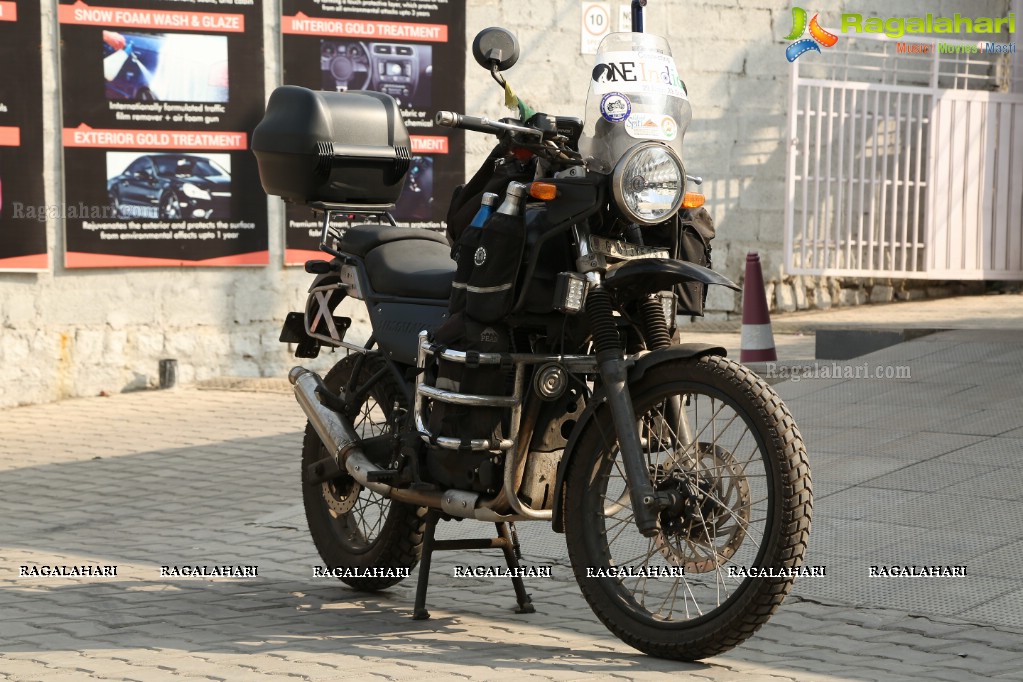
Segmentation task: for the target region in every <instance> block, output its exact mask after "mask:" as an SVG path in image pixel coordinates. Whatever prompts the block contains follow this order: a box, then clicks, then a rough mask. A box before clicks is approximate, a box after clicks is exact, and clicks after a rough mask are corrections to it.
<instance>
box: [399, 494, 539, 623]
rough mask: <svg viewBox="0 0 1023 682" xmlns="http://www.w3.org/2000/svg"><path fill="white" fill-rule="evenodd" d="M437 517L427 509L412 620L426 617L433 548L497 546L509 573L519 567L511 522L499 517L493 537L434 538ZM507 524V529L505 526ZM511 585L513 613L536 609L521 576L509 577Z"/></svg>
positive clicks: (436, 513) (450, 548)
mask: <svg viewBox="0 0 1023 682" xmlns="http://www.w3.org/2000/svg"><path fill="white" fill-rule="evenodd" d="M438 521H440V512H438V511H436V510H434V509H431V510H430V511H428V512H427V513H426V528H425V530H424V533H423V552H422V557H421V558H420V560H419V582H418V583H417V584H416V603H415V606H414V607H413V609H412V618H413V619H414V620H427V619H428V618H429V617H430V612H429V611H427V610H426V590H427V588H428V587H429V583H430V563H431V560H432V559H433V553H434V552H435V551H437V550H441V551H444V550H456V549H463V550H464V549H500V550H501V551H502V552H503V553H504V560H505V562H506V563H507V564H508V568H509V569H511V571H512V572H513V573H515V572H516V569H518V568H519V559H520V558H521V557H522V552H521V550H520V549H519V539H518V535H517V534H516V533H515V526H514V524H507V523H505V522H503V521H501V522H498V523H496V524H495V525H496V526H497V535H498V537H496V538H480V539H472V540H436V539H434V534H435V533H436V530H437V522H438ZM509 525H511V529H510V530H509ZM511 580H512V587H514V588H515V601H516V602H517V603H518V608H517V609H515V613H536V609H535V608H534V607H533V602H532V600H531V599H530V597H529V593H528V592H526V585H525V583H524V582H522V578H521V577H519V576H517V575H515V576H513V577H512V579H511Z"/></svg>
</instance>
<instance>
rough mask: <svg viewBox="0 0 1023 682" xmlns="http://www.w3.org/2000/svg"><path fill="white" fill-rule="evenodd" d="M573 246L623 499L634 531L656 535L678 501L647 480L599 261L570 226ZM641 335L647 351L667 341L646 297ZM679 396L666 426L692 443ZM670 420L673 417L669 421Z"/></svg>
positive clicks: (583, 232) (584, 234) (583, 233)
mask: <svg viewBox="0 0 1023 682" xmlns="http://www.w3.org/2000/svg"><path fill="white" fill-rule="evenodd" d="M574 233H575V242H576V248H577V254H576V255H577V260H576V263H577V265H578V267H579V269H580V271H581V272H585V273H587V279H588V280H589V283H590V286H589V289H588V292H587V294H586V315H587V317H588V318H589V322H590V331H591V333H592V337H593V345H594V348H595V349H596V351H597V367H598V370H599V372H600V379H601V381H602V382H603V385H604V387H605V395H606V396H607V402H608V407H610V409H611V419H612V421H613V422H614V427H615V434H616V435H617V437H618V447H619V449H620V450H621V453H622V464H623V465H624V466H625V477H626V478H627V479H628V484H629V499H630V501H631V502H632V511H633V519H634V521H635V523H636V527H637V528H638V529H639V532H640V533H642V534H643V535H644V536H646V537H653V536H655V535H657V533H658V530H657V517H658V515H659V514H660V512H661V511H662V510H665V509H671V508H674V507H677V506H678V504H679V500H678V499H677V498H675V497H673V496H671V495H670V494H663V493H658V492H657V491H655V490H654V487H653V486H652V485H651V484H650V471H649V468H648V463H647V461H646V457H645V456H644V454H643V441H642V439H641V437H640V430H639V426H638V423H637V419H636V410H635V408H634V407H633V404H632V394H631V393H630V392H629V375H628V371H627V367H626V363H625V352H624V350H623V348H622V343H621V337H620V336H619V334H618V326H617V324H616V323H615V319H614V304H613V302H612V300H611V294H610V293H609V292H608V291H607V289H605V288H604V286H603V283H602V281H601V277H600V275H599V274H598V272H599V270H600V269H601V266H602V265H604V263H603V257H601V256H599V255H594V254H592V253H591V252H590V248H589V243H588V237H589V230H587V229H585V228H580V227H578V226H577V227H575V228H574ZM642 308H643V310H642V311H641V312H642V316H643V318H644V327H645V328H644V334H645V336H646V338H647V345H648V349H649V350H657V349H658V348H662V347H667V346H669V345H671V340H670V335H669V332H668V325H667V321H666V320H665V319H664V316H663V313H662V312H661V309H660V306H659V304H657V303H653V302H652V301H648V302H645V303H643V304H642ZM676 401H678V402H680V398H678V397H673V398H672V407H673V408H675V409H672V410H671V412H672V413H673V414H674V415H677V417H678V419H677V423H673V424H671V426H672V427H673V428H674V431H675V433H676V434H678V439H679V440H680V441H682V442H681V445H683V446H686V445H689V444H690V443H691V442H692V434H691V431H690V428H689V422H688V419H687V418H686V415H685V412H684V410H682V409H681V405H680V404H678V402H676ZM671 421H676V420H673V419H672V420H671Z"/></svg>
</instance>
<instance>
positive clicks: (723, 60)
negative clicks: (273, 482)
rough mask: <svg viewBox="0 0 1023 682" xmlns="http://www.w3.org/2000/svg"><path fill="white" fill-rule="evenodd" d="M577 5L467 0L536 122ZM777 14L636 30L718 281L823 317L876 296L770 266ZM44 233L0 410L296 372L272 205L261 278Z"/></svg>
mask: <svg viewBox="0 0 1023 682" xmlns="http://www.w3.org/2000/svg"><path fill="white" fill-rule="evenodd" d="M264 4H265V6H266V7H265V12H266V22H265V23H266V41H265V53H266V55H267V69H266V76H267V83H268V88H272V87H273V84H275V83H277V82H279V79H280V69H279V67H278V64H279V45H280V43H279V41H278V40H277V38H276V36H277V35H278V29H279V26H278V19H277V17H278V15H279V11H280V7H279V3H277V2H274V1H273V0H265V2H264ZM582 4H583V3H582V2H580V0H517V1H515V2H512V1H511V0H503V1H499V0H468V2H467V5H468V8H467V26H468V32H469V36H470V40H471V36H472V35H473V34H475V32H476V31H478V30H479V29H481V28H484V27H486V26H491V25H501V26H505V27H507V28H509V29H511V30H512V31H514V32H515V33H516V34H517V35H518V37H519V40H520V42H521V46H522V57H521V59H520V62H519V65H518V66H517V67H515V68H514V69H512V70H511V71H510V72H509V73H508V77H509V79H510V80H511V82H512V83H513V85H514V86H515V89H516V91H517V92H519V94H520V95H522V96H523V97H524V98H525V99H526V100H527V101H529V102H531V103H533V104H534V106H536V107H537V108H538V109H540V110H542V111H547V112H550V113H562V114H575V115H579V114H581V111H582V103H583V100H584V98H585V94H586V87H587V78H588V74H589V71H590V68H591V66H592V56H589V55H586V56H583V55H580V54H579V32H580V14H581V7H582ZM613 4H617V3H613ZM41 5H42V12H43V25H44V42H43V53H44V55H45V57H44V61H45V63H44V81H45V82H44V100H45V101H44V117H43V121H42V124H43V127H44V132H45V139H46V140H48V143H47V147H46V149H45V164H46V185H47V203H49V204H57V203H60V202H62V201H63V196H62V191H61V182H62V177H63V170H62V168H61V148H60V122H59V116H58V112H59V96H58V89H57V79H58V66H57V65H58V61H57V59H58V57H57V53H58V38H57V24H56V18H55V13H56V9H55V8H56V0H42V1H41ZM791 5H792V3H791V1H790V0H650V7H649V8H648V14H647V28H648V29H649V30H650V31H652V32H657V33H661V34H662V35H666V36H667V38H668V39H669V41H670V42H671V44H672V48H673V51H674V54H675V60H676V62H677V64H678V67H679V72H680V73H681V74H682V76H683V78H684V79H685V81H686V84H687V86H688V88H689V96H690V99H691V101H692V104H693V111H694V119H693V123H692V125H691V127H690V129H689V132H688V134H687V136H686V164H687V168H688V169H689V170H690V172H693V173H696V174H699V175H702V176H704V177H705V178H706V183H705V184H704V188H705V191H706V193H707V195H708V200H709V201H708V208H709V209H710V210H711V212H712V214H713V215H714V217H715V220H716V222H717V225H718V238H717V240H716V242H715V244H714V263H715V268H716V269H718V270H721V271H723V272H725V273H726V274H728V275H729V276H731V277H733V278H736V279H738V278H739V276H740V274H741V268H742V263H743V261H744V256H745V254H746V252H747V251H748V250H750V249H756V250H758V251H759V252H760V253H761V255H762V257H763V260H764V273H765V277H766V278H767V279H768V280H769V281H770V282H771V284H770V286H769V289H770V291H769V294H771V299H772V304H774V305H776V306H777V307H779V308H783V309H788V308H790V307H791V308H796V307H805V306H808V305H821V306H822V305H824V303H825V295H824V293H823V292H827V297H826V298H827V302H828V304H835V305H838V304H839V303H846V304H853V303H858V302H863V301H864V300H867V299H868V298H869V297H871V296H874V293H873V290H872V289H865V288H863V289H860V288H857V289H856V290H853V289H852V288H851V287H849V286H845V287H843V285H842V283H840V282H837V281H825V282H823V283H820V282H815V281H803V280H799V281H798V282H794V281H793V280H792V278H788V277H786V276H785V273H784V272H783V271H782V265H781V264H782V260H783V257H782V250H781V246H782V229H783V228H782V226H783V209H784V182H785V154H786V149H785V140H784V138H785V129H786V116H787V93H788V63H787V62H786V61H785V58H784V55H783V50H784V47H785V44H786V42H785V41H784V40H783V36H784V35H785V34H786V33H787V32H788V30H789V25H790V8H791ZM1008 5H1009V2H1008V0H972V1H971V2H970V3H969V7H968V8H967V7H964V4H963V3H962V2H957V1H952V0H939V1H938V2H928V1H925V0H906V1H904V2H899V3H898V4H897V5H896V7H897V8H898V9H897V12H898V14H899V15H903V16H908V15H913V14H921V13H924V12H928V11H929V12H932V13H934V14H936V15H938V14H946V15H951V14H952V13H954V12H956V11H960V12H968V13H970V14H973V15H977V16H979V15H983V14H991V15H997V16H1002V15H1004V14H1005V13H1006V12H1007V11H1008ZM876 6H877V3H870V2H867V1H866V0H857V1H853V0H846V1H844V2H837V3H829V7H828V8H827V9H826V10H825V17H829V16H830V17H834V19H833V22H832V23H831V24H828V23H827V21H825V26H831V27H834V26H835V23H834V22H837V21H838V15H839V14H840V13H841V12H843V11H859V12H862V13H864V14H865V15H867V16H870V15H877V14H878V10H877V9H876ZM889 6H890V5H889ZM807 9H812V8H810V7H808V8H807ZM892 11H895V10H892ZM466 63H467V67H466V70H467V83H466V110H467V111H468V112H470V113H481V114H485V115H489V116H492V117H500V116H503V115H505V111H506V110H504V109H503V108H502V106H501V102H502V99H503V98H502V94H501V92H500V90H499V89H498V88H497V87H496V86H495V85H494V83H493V82H492V81H491V80H490V78H489V77H488V76H487V75H486V74H485V73H484V72H483V71H482V70H481V69H480V68H479V67H478V66H477V65H476V64H475V62H474V61H473V60H472V57H471V55H468V54H467V55H466ZM467 140H468V142H467V146H468V153H467V157H468V158H467V168H469V169H470V170H471V169H474V168H475V167H476V166H477V165H478V164H479V162H480V161H481V159H482V158H483V156H484V155H485V154H486V151H487V150H488V149H489V144H488V142H489V141H488V139H487V138H485V137H484V136H482V135H475V134H469V135H467ZM254 200H257V201H260V200H262V198H254ZM47 230H48V237H49V244H50V258H51V262H52V263H54V266H53V268H52V271H51V272H49V273H44V274H4V273H0V407H3V406H8V405H16V404H22V403H30V402H45V401H51V400H57V399H61V398H68V397H74V396H89V395H96V394H98V393H100V392H101V391H105V392H108V393H112V392H118V391H123V390H131V389H138V388H145V387H147V386H152V385H154V384H155V383H156V381H157V368H158V361H159V360H160V359H161V358H176V359H177V360H178V362H179V378H180V380H181V381H182V382H185V383H189V382H193V381H198V380H203V379H207V378H212V377H216V376H225V375H241V376H283V374H284V372H286V370H287V368H288V367H289V366H290V365H291V364H293V358H292V357H291V356H290V355H289V354H288V353H287V351H286V349H285V348H284V347H283V346H282V345H281V344H279V343H277V340H276V339H277V336H278V334H279V329H280V323H281V321H282V320H283V318H284V316H285V314H286V313H287V312H288V311H289V310H292V309H295V308H296V307H298V306H300V305H301V304H302V302H303V300H304V291H305V288H306V286H307V285H308V282H309V276H308V275H306V274H305V273H304V272H302V271H301V269H295V268H288V269H285V268H283V267H282V266H281V265H280V262H281V253H282V249H283V227H282V211H281V204H280V202H279V201H277V200H276V199H271V200H270V259H271V265H270V266H268V267H265V268H240V269H226V268H225V269H219V268H216V269H206V268H203V269H194V270H193V269H166V268H151V269H123V270H109V271H108V270H100V271H79V270H75V271H68V270H65V269H64V268H63V267H62V265H61V262H62V257H63V256H62V254H63V243H62V239H63V225H62V224H60V223H59V222H58V221H51V222H50V223H48V225H47ZM793 284H796V285H797V287H798V288H793ZM854 284H857V285H858V284H859V283H854ZM897 284H898V283H896V287H893V288H892V292H893V293H892V294H891V295H894V292H895V291H896V289H897ZM878 286H879V287H881V289H879V292H880V293H879V295H878V296H876V298H879V299H880V300H884V299H885V298H886V297H887V295H888V291H887V290H885V289H884V287H887V286H890V283H887V282H882V283H878ZM843 289H847V290H849V291H854V293H851V294H843ZM800 290H802V294H800ZM855 291H860V292H861V293H859V294H857V293H855ZM818 292H821V293H818ZM736 303H737V301H736V299H735V297H733V296H732V295H730V294H728V293H727V292H723V291H718V292H713V293H712V294H711V299H710V308H711V310H712V311H715V313H714V314H715V315H716V316H718V317H724V316H727V315H728V314H730V313H732V312H734V311H735V310H736V309H737V305H736ZM790 304H791V305H790ZM344 312H345V314H353V313H358V311H357V310H356V309H354V308H350V309H346V310H345V311H344ZM332 359H333V358H331V357H330V356H329V355H327V357H324V358H320V359H319V360H317V361H316V362H314V363H311V364H312V366H313V367H318V368H323V367H326V366H327V365H329V364H330V362H331V361H332Z"/></svg>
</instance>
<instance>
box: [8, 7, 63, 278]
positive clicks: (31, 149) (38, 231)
mask: <svg viewBox="0 0 1023 682" xmlns="http://www.w3.org/2000/svg"><path fill="white" fill-rule="evenodd" d="M33 5H35V6H34V7H33ZM39 16H40V15H39V3H38V2H35V3H33V2H28V0H19V2H0V72H2V73H3V74H4V75H3V77H0V271H2V270H12V271H18V270H46V269H47V268H48V267H49V262H48V259H47V256H46V219H47V216H49V215H50V213H51V211H50V210H49V208H48V207H47V206H45V190H44V187H43V90H42V88H43V72H42V68H43V67H42V46H41V37H40V31H39ZM54 212H55V211H54Z"/></svg>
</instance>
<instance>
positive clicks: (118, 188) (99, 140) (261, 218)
mask: <svg viewBox="0 0 1023 682" xmlns="http://www.w3.org/2000/svg"><path fill="white" fill-rule="evenodd" d="M261 5H262V3H261V1H260V0H232V1H231V2H225V1H224V0H219V1H218V0H195V1H194V2H188V3H184V2H180V1H178V0H137V1H134V2H132V1H130V0H96V1H95V3H94V4H86V3H84V2H82V0H61V2H60V6H59V9H58V12H59V15H58V19H59V21H60V35H61V45H62V50H61V71H62V75H63V86H62V96H63V112H64V114H63V117H64V120H63V125H64V131H63V142H64V173H65V183H64V187H65V196H66V197H67V204H68V215H67V216H66V221H65V224H66V240H65V241H66V248H67V252H66V254H65V264H66V265H67V267H69V268H77V267H83V268H88V267H117V266H162V265H170V266H178V265H198V266H202V265H265V264H267V263H268V262H269V251H268V240H267V216H266V195H265V194H264V193H263V191H262V189H261V187H260V184H259V173H258V171H257V168H256V161H255V158H254V157H253V155H252V153H251V152H250V151H249V132H250V131H251V130H252V128H253V127H254V126H255V125H256V123H258V122H259V119H260V116H261V115H262V112H263V103H264V94H265V93H264V81H263V8H262V6H261ZM71 208H75V209H76V211H74V212H72V211H71V210H70V209H71ZM78 209H80V210H78Z"/></svg>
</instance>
